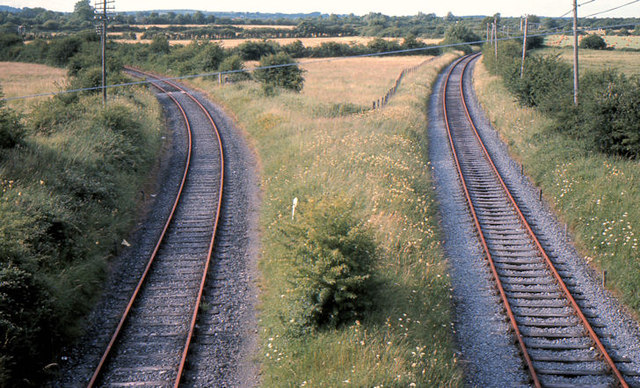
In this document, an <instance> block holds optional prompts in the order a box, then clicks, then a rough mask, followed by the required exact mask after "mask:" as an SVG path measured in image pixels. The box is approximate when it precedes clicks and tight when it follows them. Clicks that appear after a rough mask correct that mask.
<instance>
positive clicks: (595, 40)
mask: <svg viewBox="0 0 640 388" xmlns="http://www.w3.org/2000/svg"><path fill="white" fill-rule="evenodd" d="M580 48H583V49H591V50H603V49H606V48H607V42H605V41H604V39H602V37H600V35H596V34H591V35H588V36H585V37H584V38H582V41H581V42H580Z"/></svg>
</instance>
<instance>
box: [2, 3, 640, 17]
mask: <svg viewBox="0 0 640 388" xmlns="http://www.w3.org/2000/svg"><path fill="white" fill-rule="evenodd" d="M77 1H78V0H0V4H1V5H9V6H12V7H17V8H22V7H31V8H35V7H42V8H46V9H51V10H55V11H65V12H70V11H73V6H74V4H75V3H76V2H77ZM588 1H589V0H578V3H586V2H588ZM630 1H632V0H594V1H592V2H590V3H589V4H585V5H584V6H581V7H580V8H579V10H580V11H579V15H584V16H587V15H590V14H593V13H596V12H600V11H604V10H607V9H610V8H613V7H616V6H619V5H623V4H625V3H628V2H630ZM90 2H91V4H93V3H94V2H95V0H90ZM115 7H116V11H138V10H153V9H193V10H202V11H239V12H250V11H252V12H283V13H298V12H304V13H307V12H315V11H318V12H323V13H336V14H349V13H354V14H356V15H364V14H367V13H369V12H381V13H383V14H385V15H415V14H417V13H418V12H423V13H435V14H437V15H438V16H444V15H446V14H447V13H448V12H452V13H453V14H454V15H456V16H463V15H493V14H494V13H496V12H500V13H501V14H502V15H504V16H520V15H524V14H534V15H540V16H556V17H557V16H560V15H562V14H564V13H565V12H567V11H569V10H571V7H572V0H534V1H518V0H485V1H479V0H448V1H442V0H438V1H425V0H423V1H415V0H396V1H379V0H374V1H371V0H351V1H345V0H322V1H301V0H268V1H265V0H235V1H226V2H222V1H220V2H217V1H216V2H214V1H205V0H182V1H180V2H176V1H174V0H135V1H132V0H128V1H124V0H115ZM621 16H622V17H625V16H626V17H640V2H636V3H634V4H631V5H629V6H626V7H623V8H621V9H619V10H616V11H612V12H609V13H605V14H602V15H598V17H621Z"/></svg>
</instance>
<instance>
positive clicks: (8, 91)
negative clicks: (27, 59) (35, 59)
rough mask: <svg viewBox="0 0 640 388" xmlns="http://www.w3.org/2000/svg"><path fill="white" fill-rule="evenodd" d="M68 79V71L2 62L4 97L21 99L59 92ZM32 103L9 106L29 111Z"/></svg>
mask: <svg viewBox="0 0 640 388" xmlns="http://www.w3.org/2000/svg"><path fill="white" fill-rule="evenodd" d="M66 78H67V71H66V70H64V69H58V68H55V67H50V66H45V65H37V64H26V63H17V62H0V86H2V93H3V94H4V97H20V96H27V95H32V94H40V93H49V92H55V91H58V90H59V89H60V88H61V87H62V85H64V82H65V80H66ZM30 102H31V101H29V100H14V101H10V102H9V103H8V104H9V106H11V107H13V108H14V109H21V110H23V109H27V107H28V105H29V104H30Z"/></svg>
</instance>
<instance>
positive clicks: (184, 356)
mask: <svg viewBox="0 0 640 388" xmlns="http://www.w3.org/2000/svg"><path fill="white" fill-rule="evenodd" d="M167 83H168V84H171V85H173V86H174V87H176V88H178V89H180V90H182V91H183V92H185V93H186V94H187V96H188V97H189V98H191V99H192V100H193V101H194V102H195V103H196V104H197V105H198V106H199V107H200V108H201V109H202V111H203V112H204V113H205V114H206V115H207V118H208V119H209V122H210V123H211V126H212V127H213V129H214V132H215V134H216V138H217V139H218V146H219V151H220V186H219V190H218V193H219V197H218V207H217V209H216V217H215V220H214V223H213V234H212V235H211V244H210V245H209V253H208V256H207V262H206V264H205V269H204V271H203V273H202V279H201V280H200V289H199V291H198V297H197V300H196V304H195V308H194V311H193V315H192V318H191V324H190V326H189V334H188V336H187V339H186V343H185V346H184V351H183V352H182V358H181V359H180V366H179V368H178V375H177V377H176V381H175V384H174V388H178V386H179V385H180V379H181V378H182V373H183V372H184V368H185V365H186V363H187V355H188V353H189V345H190V344H191V339H192V338H193V333H194V331H195V326H196V319H197V318H198V309H199V307H200V302H201V301H202V295H203V294H204V285H205V282H206V279H207V274H208V273H209V265H210V263H211V254H212V253H213V246H214V244H215V238H216V233H217V231H218V220H219V219H220V209H221V206H222V190H223V188H224V154H223V151H222V139H221V138H220V131H219V130H218V126H217V125H216V123H215V122H214V120H213V117H211V114H210V113H209V111H208V110H207V109H206V108H205V107H204V106H203V105H202V103H201V102H200V101H198V99H196V98H195V97H194V96H193V95H192V94H191V93H188V92H187V91H186V90H185V89H184V88H182V87H180V86H179V85H177V84H175V83H173V82H171V81H167Z"/></svg>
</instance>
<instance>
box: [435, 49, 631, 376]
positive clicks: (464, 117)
mask: <svg viewBox="0 0 640 388" xmlns="http://www.w3.org/2000/svg"><path fill="white" fill-rule="evenodd" d="M474 59H475V57H474V56H469V57H465V58H463V59H461V60H459V61H458V62H456V63H455V64H454V65H453V66H452V67H451V69H450V71H449V72H448V73H447V74H446V77H445V81H444V88H443V92H442V95H441V98H442V107H443V112H442V114H443V118H444V121H445V126H446V130H447V133H448V135H449V142H450V147H451V150H452V155H453V157H454V160H455V164H456V168H457V171H458V175H459V177H460V181H461V184H462V188H463V192H464V197H465V198H466V201H467V205H468V209H469V211H470V213H471V216H472V219H473V224H474V225H475V227H476V231H477V234H478V237H479V240H480V244H481V246H482V250H483V253H484V255H485V257H486V258H487V260H488V262H489V267H490V269H491V272H492V274H493V277H494V281H495V284H496V286H497V288H498V293H499V295H500V298H501V300H502V303H503V305H504V308H505V310H506V313H507V316H508V320H509V322H510V326H511V330H512V332H513V333H514V335H515V339H516V341H517V343H518V347H519V350H520V353H521V356H522V358H523V361H524V364H525V369H527V371H528V373H529V376H530V378H531V383H532V384H533V385H534V386H546V387H569V386H575V387H578V386H579V387H587V386H602V387H606V386H623V387H626V386H628V381H631V380H632V379H633V378H635V377H637V375H638V372H637V371H633V370H630V369H629V368H628V362H629V360H628V359H626V358H624V357H615V356H610V355H609V352H610V349H608V346H605V344H604V343H605V342H606V338H607V337H610V336H611V334H610V333H609V332H608V330H607V327H606V325H604V324H601V323H595V322H593V321H592V320H591V319H590V318H593V317H592V316H591V314H590V313H589V311H590V306H589V302H588V301H587V300H586V298H584V297H583V295H582V294H581V293H580V291H579V290H578V289H577V288H575V287H574V286H575V280H574V279H573V276H572V274H571V273H569V272H568V271H567V268H565V263H563V261H562V260H561V259H560V258H557V257H554V255H553V253H548V252H546V251H545V249H544V247H543V245H544V244H543V243H541V242H540V239H539V238H538V237H537V236H536V234H535V233H534V231H533V228H532V227H531V226H530V225H529V224H528V222H527V217H526V216H525V214H526V211H525V212H523V211H521V210H520V209H519V205H518V200H517V198H515V199H514V197H513V195H512V194H511V193H510V191H509V189H508V186H507V185H506V184H505V183H504V181H503V180H502V178H501V177H500V174H499V172H498V169H497V168H496V167H495V165H494V164H493V162H492V160H491V157H490V155H489V153H488V151H487V149H486V148H485V146H484V145H483V143H482V139H481V136H480V135H479V134H478V132H477V130H476V128H475V125H474V123H473V120H472V117H471V115H470V114H469V111H468V109H467V106H466V102H465V93H464V91H463V79H464V77H465V76H467V68H468V64H469V63H470V62H471V61H473V60H474ZM609 347H610V346H609ZM635 381H637V380H635Z"/></svg>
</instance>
